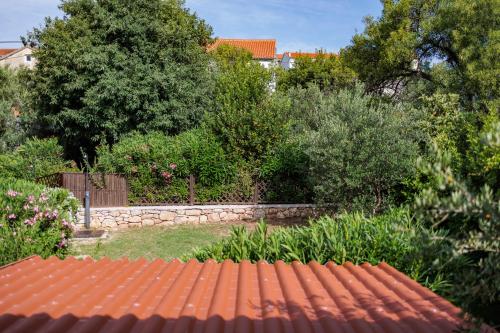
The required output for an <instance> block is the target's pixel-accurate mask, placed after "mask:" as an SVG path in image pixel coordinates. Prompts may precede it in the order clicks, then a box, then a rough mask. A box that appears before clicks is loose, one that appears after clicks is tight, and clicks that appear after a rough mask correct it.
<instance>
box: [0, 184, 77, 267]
mask: <svg viewBox="0 0 500 333" xmlns="http://www.w3.org/2000/svg"><path fill="white" fill-rule="evenodd" d="M78 205H79V203H78V200H76V199H75V198H74V197H73V196H72V195H71V194H70V193H69V192H68V191H66V190H64V189H55V188H46V187H44V186H42V185H38V184H34V183H31V182H28V181H23V180H15V179H1V180H0V265H4V264H7V263H9V262H12V261H16V260H19V259H22V258H24V257H27V256H29V255H33V254H37V255H40V256H42V257H48V256H51V255H56V256H58V257H64V256H65V255H66V254H67V252H68V240H69V238H70V237H71V236H72V233H73V225H74V222H75V218H76V217H75V215H76V211H77V209H78Z"/></svg>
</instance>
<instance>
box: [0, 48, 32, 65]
mask: <svg viewBox="0 0 500 333" xmlns="http://www.w3.org/2000/svg"><path fill="white" fill-rule="evenodd" d="M35 64H36V60H35V58H33V50H32V49H30V48H29V47H24V48H22V49H20V50H18V51H17V52H15V53H12V54H11V55H9V56H6V57H4V58H2V59H0V66H9V67H10V68H19V67H21V66H25V67H28V68H30V69H33V68H34V67H35Z"/></svg>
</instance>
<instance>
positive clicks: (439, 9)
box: [343, 0, 500, 101]
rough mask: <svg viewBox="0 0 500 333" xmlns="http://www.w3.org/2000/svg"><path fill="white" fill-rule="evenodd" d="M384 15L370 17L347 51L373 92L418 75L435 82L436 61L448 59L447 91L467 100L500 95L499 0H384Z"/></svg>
mask: <svg viewBox="0 0 500 333" xmlns="http://www.w3.org/2000/svg"><path fill="white" fill-rule="evenodd" d="M383 5H384V7H383V12H382V15H381V17H380V18H378V19H375V18H373V17H367V18H366V19H365V24H366V27H365V30H364V32H362V33H360V34H356V35H355V36H354V37H353V39H352V44H351V45H350V46H348V47H347V48H346V49H345V50H344V51H343V53H344V54H345V57H346V59H347V61H348V62H349V66H350V67H351V68H353V69H354V70H355V71H356V72H357V73H358V75H359V77H360V79H361V80H362V81H363V82H364V83H365V84H366V85H367V88H368V90H369V91H374V92H379V93H381V92H384V89H387V88H388V87H390V88H392V89H393V90H395V91H398V90H399V89H400V88H401V87H404V86H405V85H406V84H407V83H408V82H411V80H412V79H414V78H423V79H425V80H427V81H430V82H432V84H433V85H434V86H436V87H439V86H443V85H446V84H447V82H443V80H441V79H437V77H436V74H438V73H437V72H435V71H433V67H434V66H431V65H432V64H433V63H436V62H439V61H444V63H445V68H446V71H447V73H448V75H453V76H454V79H453V80H451V81H449V82H448V83H449V85H448V86H447V88H448V91H450V92H453V93H457V94H460V95H461V96H463V98H464V99H467V100H468V101H476V100H478V99H481V100H484V101H492V100H494V99H496V98H498V94H499V86H498V75H499V73H500V66H499V64H498V60H497V58H498V54H499V51H500V43H499V38H500V35H499V26H500V3H499V1H498V0H477V1H467V0H454V1H441V0H384V1H383Z"/></svg>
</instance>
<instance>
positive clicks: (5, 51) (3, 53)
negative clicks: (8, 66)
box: [0, 49, 17, 57]
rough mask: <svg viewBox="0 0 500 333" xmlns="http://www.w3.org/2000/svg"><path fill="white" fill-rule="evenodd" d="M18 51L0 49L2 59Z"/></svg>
mask: <svg viewBox="0 0 500 333" xmlns="http://www.w3.org/2000/svg"><path fill="white" fill-rule="evenodd" d="M16 50H17V49H0V57H2V56H5V55H7V54H10V53H12V52H14V51H16Z"/></svg>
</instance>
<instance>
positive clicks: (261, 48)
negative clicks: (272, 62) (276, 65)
mask: <svg viewBox="0 0 500 333" xmlns="http://www.w3.org/2000/svg"><path fill="white" fill-rule="evenodd" d="M219 45H231V46H235V47H239V48H242V49H245V50H248V51H250V53H252V55H253V58H254V59H274V57H275V55H276V40H275V39H232V38H219V39H216V40H215V42H214V43H213V44H211V45H209V46H208V51H211V50H214V49H216V48H217V47H218V46H219Z"/></svg>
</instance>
